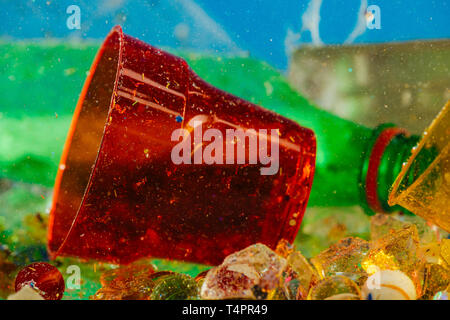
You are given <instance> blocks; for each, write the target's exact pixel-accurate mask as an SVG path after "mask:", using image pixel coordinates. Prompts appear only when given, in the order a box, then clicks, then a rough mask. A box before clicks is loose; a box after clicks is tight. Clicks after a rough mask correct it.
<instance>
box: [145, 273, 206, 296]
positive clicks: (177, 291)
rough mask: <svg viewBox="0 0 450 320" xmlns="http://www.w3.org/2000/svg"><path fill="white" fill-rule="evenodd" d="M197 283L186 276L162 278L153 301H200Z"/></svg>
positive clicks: (153, 293)
mask: <svg viewBox="0 0 450 320" xmlns="http://www.w3.org/2000/svg"><path fill="white" fill-rule="evenodd" d="M198 293H199V290H198V285H197V282H196V281H195V280H194V279H193V278H191V277H190V276H188V275H185V274H173V275H167V276H164V277H162V278H161V279H160V280H158V281H157V282H156V286H155V288H154V289H153V291H152V293H151V296H150V299H151V300H196V299H198V298H199V297H198Z"/></svg>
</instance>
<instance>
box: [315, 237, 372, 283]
mask: <svg viewBox="0 0 450 320" xmlns="http://www.w3.org/2000/svg"><path fill="white" fill-rule="evenodd" d="M368 251H369V243H368V242H367V241H365V240H363V239H359V238H344V239H342V240H340V241H338V242H337V243H336V244H333V245H331V246H330V247H329V248H328V249H326V250H324V251H322V252H321V253H320V254H319V255H317V256H315V257H314V258H312V259H311V262H312V263H313V265H314V266H315V267H316V269H317V271H318V273H319V276H320V277H321V278H322V279H323V278H326V277H331V276H335V275H345V276H347V277H350V278H351V279H352V280H354V281H356V282H357V283H361V284H362V281H364V280H365V279H366V277H367V273H366V271H365V270H364V269H363V268H362V264H361V263H362V261H363V259H364V258H365V257H366V254H367V252H368ZM360 280H361V281H360Z"/></svg>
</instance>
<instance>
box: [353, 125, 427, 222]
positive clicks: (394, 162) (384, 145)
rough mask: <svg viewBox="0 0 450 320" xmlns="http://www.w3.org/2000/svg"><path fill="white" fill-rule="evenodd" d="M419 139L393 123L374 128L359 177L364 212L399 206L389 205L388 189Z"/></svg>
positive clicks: (372, 212) (370, 213) (397, 208)
mask: <svg viewBox="0 0 450 320" xmlns="http://www.w3.org/2000/svg"><path fill="white" fill-rule="evenodd" d="M419 140H420V137H419V136H411V135H409V134H408V132H407V131H406V130H404V129H401V128H398V127H395V126H394V125H392V124H384V125H381V126H379V127H377V128H376V129H375V130H374V131H373V134H372V138H371V139H370V141H369V143H368V148H367V151H366V152H365V155H364V161H363V166H362V169H361V178H360V196H361V204H362V206H363V207H364V209H365V211H366V213H367V214H369V215H372V214H374V213H376V212H392V211H395V210H399V209H400V208H399V207H397V206H393V207H391V206H389V205H388V198H389V191H390V188H391V186H392V184H393V183H394V181H395V179H396V178H397V176H398V174H399V173H400V171H401V168H402V165H403V163H405V162H406V161H407V160H408V158H409V157H410V156H411V153H412V152H411V150H412V148H413V147H414V146H416V145H417V143H418V142H419ZM403 211H405V210H404V209H403Z"/></svg>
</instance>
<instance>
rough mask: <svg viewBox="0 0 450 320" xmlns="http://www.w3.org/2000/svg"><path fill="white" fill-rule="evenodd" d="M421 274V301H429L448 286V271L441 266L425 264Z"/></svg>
mask: <svg viewBox="0 0 450 320" xmlns="http://www.w3.org/2000/svg"><path fill="white" fill-rule="evenodd" d="M422 272H423V286H422V297H421V298H422V299H425V300H429V299H431V298H432V297H433V296H434V295H435V294H436V293H437V292H439V291H442V290H445V289H446V288H447V287H448V286H449V285H450V271H449V270H448V269H446V268H444V267H443V266H441V265H438V264H433V263H427V264H425V266H424V268H423V271H422Z"/></svg>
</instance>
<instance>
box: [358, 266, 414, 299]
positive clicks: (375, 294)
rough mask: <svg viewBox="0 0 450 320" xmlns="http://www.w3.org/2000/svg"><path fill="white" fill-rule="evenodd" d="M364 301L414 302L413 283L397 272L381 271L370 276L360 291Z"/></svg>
mask: <svg viewBox="0 0 450 320" xmlns="http://www.w3.org/2000/svg"><path fill="white" fill-rule="evenodd" d="M361 293H362V296H363V299H365V300H416V298H417V293H416V288H415V286H414V283H413V281H412V280H411V279H410V278H409V277H408V276H407V275H406V274H405V273H403V272H401V271H399V270H382V271H378V272H376V273H374V274H373V275H371V276H370V277H369V278H368V279H367V281H366V282H365V284H364V285H363V287H362V290H361Z"/></svg>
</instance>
